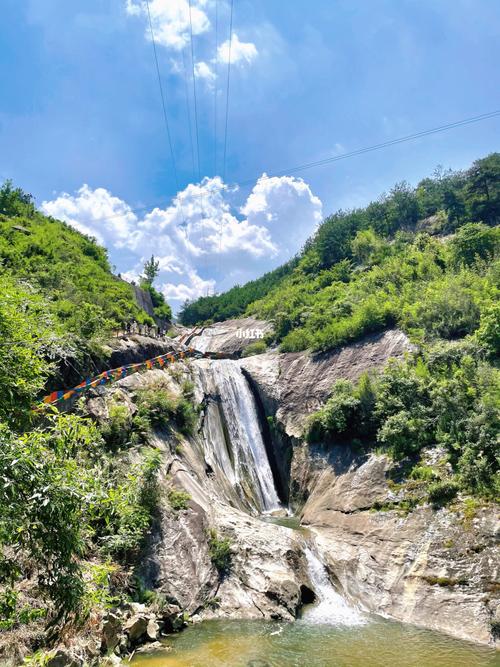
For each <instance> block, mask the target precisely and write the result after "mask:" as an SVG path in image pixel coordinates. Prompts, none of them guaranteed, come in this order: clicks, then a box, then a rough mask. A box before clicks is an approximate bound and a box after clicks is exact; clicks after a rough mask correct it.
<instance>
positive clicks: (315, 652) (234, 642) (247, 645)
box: [132, 619, 500, 667]
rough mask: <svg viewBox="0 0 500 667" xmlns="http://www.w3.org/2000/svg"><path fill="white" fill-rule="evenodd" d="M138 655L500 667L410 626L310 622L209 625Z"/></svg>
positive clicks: (229, 666) (211, 662) (249, 664)
mask: <svg viewBox="0 0 500 667" xmlns="http://www.w3.org/2000/svg"><path fill="white" fill-rule="evenodd" d="M166 643H167V645H168V646H167V647H165V648H164V649H161V650H157V651H155V652H154V653H149V654H142V655H141V654H138V655H136V656H135V657H134V658H133V660H132V664H134V665H135V666H136V667H500V655H499V654H497V653H496V652H495V650H494V649H490V648H488V647H485V646H481V645H476V644H473V643H469V642H464V641H460V640H457V639H453V638H450V637H447V636H446V635H442V634H440V633H437V632H431V631H429V630H423V629H420V628H416V627H413V626H410V625H405V624H402V623H396V622H393V621H385V620H382V619H376V620H373V619H370V620H369V622H368V623H366V624H365V625H362V626H351V627H349V626H338V627H334V626H328V625H320V624H313V623H310V622H307V621H305V620H302V621H301V620H299V621H296V622H294V623H281V622H270V621H236V620H234V621H233V620H232V621H221V620H217V621H204V622H203V623H198V624H196V625H193V626H190V627H189V628H187V629H186V630H184V632H181V633H180V634H178V635H173V636H172V637H170V638H169V639H168V641H167V642H166Z"/></svg>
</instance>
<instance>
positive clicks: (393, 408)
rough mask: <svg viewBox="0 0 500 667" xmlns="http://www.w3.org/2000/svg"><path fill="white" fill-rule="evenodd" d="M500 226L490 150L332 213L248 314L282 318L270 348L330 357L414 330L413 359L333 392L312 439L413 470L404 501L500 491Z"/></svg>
mask: <svg viewBox="0 0 500 667" xmlns="http://www.w3.org/2000/svg"><path fill="white" fill-rule="evenodd" d="M499 220H500V154H498V153H494V154H491V155H489V156H488V157H486V158H484V159H481V160H477V161H476V162H475V163H474V164H473V165H472V167H471V168H470V169H469V170H467V171H466V172H438V173H436V174H435V175H434V177H433V178H427V179H424V180H423V181H421V182H420V183H419V184H418V185H417V187H416V188H411V187H409V186H408V185H407V184H404V183H403V184H399V185H397V186H395V187H394V188H393V189H392V190H391V192H390V193H389V194H388V195H384V196H383V197H381V198H380V199H379V200H378V201H376V202H374V203H372V204H370V205H369V206H367V207H366V208H364V209H357V210H353V211H349V212H343V211H340V212H338V213H336V214H334V215H332V216H330V217H328V218H327V219H326V220H325V221H324V222H323V224H322V225H321V226H320V227H319V229H318V231H317V232H316V234H315V235H314V237H313V238H311V239H310V240H309V241H308V242H307V243H306V246H305V248H304V249H303V251H302V252H301V254H300V256H299V257H297V258H296V259H295V260H294V262H293V263H291V264H289V265H288V266H287V270H286V271H283V273H282V275H281V277H280V279H279V280H278V281H277V282H276V281H275V283H274V284H273V285H271V287H270V289H269V290H268V291H267V292H266V294H264V295H262V296H261V297H260V298H259V299H257V300H255V301H253V302H251V303H248V304H247V306H246V308H245V313H246V314H248V315H253V316H256V317H260V318H263V319H266V320H269V321H272V322H274V325H275V331H274V335H273V336H270V337H269V338H268V340H267V343H268V344H269V343H278V344H279V346H280V349H281V350H282V351H285V352H295V351H299V350H306V349H309V350H312V351H313V352H314V351H326V350H331V349H335V348H337V347H339V346H341V345H345V344H348V343H352V342H355V341H357V340H360V339H361V338H363V337H364V336H366V335H367V334H370V333H376V332H379V331H382V330H384V329H386V328H388V327H394V326H397V327H399V328H401V329H402V330H403V331H405V332H406V333H407V334H408V336H409V337H410V339H411V341H412V342H413V343H415V344H416V345H417V348H416V350H417V351H416V352H415V353H414V354H412V355H408V358H407V359H405V360H403V361H399V362H394V363H393V364H390V366H389V367H388V368H387V369H386V370H385V371H384V372H382V373H381V374H380V375H378V376H375V375H373V376H363V377H362V378H361V380H360V381H359V383H358V384H357V385H352V384H350V383H347V382H343V381H340V382H339V383H337V384H336V385H335V386H334V387H332V393H331V396H330V398H329V399H328V401H327V402H326V403H325V405H324V406H323V408H322V409H321V410H319V411H318V412H317V413H316V414H314V415H313V416H312V417H311V419H310V422H309V424H308V425H307V429H306V436H307V439H308V440H309V441H310V442H319V443H323V444H324V445H327V446H328V445H330V444H335V443H339V442H340V443H347V444H349V445H350V446H351V447H354V448H361V449H362V450H365V451H366V450H369V449H374V448H378V449H380V450H382V451H384V452H387V453H388V454H390V455H391V456H392V457H393V458H394V459H396V460H401V461H407V463H408V462H409V465H410V468H409V469H408V470H407V471H406V472H407V473H408V474H411V475H413V479H412V481H411V484H410V485H411V486H412V488H413V489H414V490H413V491H412V492H411V493H410V499H411V500H410V504H411V503H416V502H421V501H423V500H425V499H431V500H433V501H434V502H441V501H449V500H451V499H452V498H453V497H454V496H455V495H456V494H457V493H458V492H459V491H460V490H462V491H464V492H466V493H472V494H475V495H480V496H483V497H498V496H499V495H500V476H499V470H500V446H499V442H498V433H499V432H500V412H499V406H500V372H499V370H498V359H499V355H500V304H499V299H498V297H499V292H500V259H499V251H500V229H499V228H498V227H497V225H498V222H499ZM249 285H252V283H249ZM245 288H246V286H243V287H241V288H238V292H234V291H229V292H227V293H226V294H225V295H221V296H219V297H216V298H212V300H208V299H205V300H200V301H196V302H194V303H192V304H190V305H188V306H186V307H185V309H184V311H183V317H186V316H189V317H190V318H194V315H195V314H196V313H199V314H200V316H202V318H213V319H218V318H219V317H220V315H221V312H222V311H221V310H220V307H221V304H222V303H224V304H225V307H226V308H230V307H231V305H232V302H231V299H232V298H233V296H234V297H236V294H237V295H239V296H240V295H241V294H248V295H250V294H251V293H252V290H251V289H249V290H248V292H246V291H245ZM209 306H211V308H212V310H211V309H210V308H209ZM202 307H203V310H202V309H201V308H202ZM195 319H196V318H194V320H195ZM436 446H437V447H439V448H441V450H442V457H443V458H442V461H441V465H440V466H437V467H434V468H432V467H429V466H427V465H426V462H425V450H426V448H427V447H436ZM415 489H419V493H420V496H419V495H418V494H417V493H416V491H415Z"/></svg>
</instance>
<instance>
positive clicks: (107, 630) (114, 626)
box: [101, 612, 122, 652]
mask: <svg viewBox="0 0 500 667" xmlns="http://www.w3.org/2000/svg"><path fill="white" fill-rule="evenodd" d="M121 632H122V619H121V618H120V617H119V616H117V615H116V614H114V613H111V612H110V613H109V614H108V615H107V617H106V619H105V620H104V623H103V626H102V635H101V649H102V650H103V651H105V652H110V651H113V650H114V649H115V647H116V646H117V645H118V643H119V641H120V635H121Z"/></svg>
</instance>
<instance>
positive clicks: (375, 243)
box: [351, 228, 385, 265]
mask: <svg viewBox="0 0 500 667" xmlns="http://www.w3.org/2000/svg"><path fill="white" fill-rule="evenodd" d="M384 245H385V244H384V241H383V239H381V238H380V236H377V234H376V233H375V232H374V231H373V229H371V228H370V229H364V230H362V231H359V232H358V233H357V234H356V236H355V237H354V239H353V240H352V242H351V250H352V254H353V257H354V258H355V259H356V260H357V261H358V262H359V263H360V264H364V265H367V264H370V263H371V262H373V261H374V260H376V259H377V255H378V254H379V253H380V251H381V250H382V249H383V248H384Z"/></svg>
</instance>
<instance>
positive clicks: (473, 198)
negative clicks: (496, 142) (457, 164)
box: [467, 153, 500, 226]
mask: <svg viewBox="0 0 500 667" xmlns="http://www.w3.org/2000/svg"><path fill="white" fill-rule="evenodd" d="M467 175H468V186H467V191H468V195H469V200H470V202H469V207H470V212H471V217H472V219H473V220H474V221H481V222H485V223H486V224H487V225H490V226H493V225H496V224H498V221H499V219H500V153H492V154H491V155H488V156H487V157H485V158H483V159H482V160H476V161H475V162H474V163H473V165H472V167H471V168H470V169H469V171H468V174H467Z"/></svg>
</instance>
